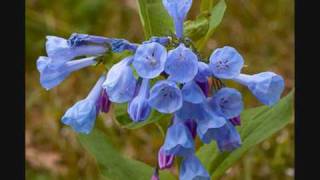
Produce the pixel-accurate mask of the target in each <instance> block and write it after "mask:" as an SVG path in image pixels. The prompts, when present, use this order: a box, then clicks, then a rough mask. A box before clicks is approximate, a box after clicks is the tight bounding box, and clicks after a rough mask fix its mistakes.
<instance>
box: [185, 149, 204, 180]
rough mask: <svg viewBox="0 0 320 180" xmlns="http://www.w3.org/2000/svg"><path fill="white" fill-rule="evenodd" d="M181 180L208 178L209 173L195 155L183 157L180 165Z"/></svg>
mask: <svg viewBox="0 0 320 180" xmlns="http://www.w3.org/2000/svg"><path fill="white" fill-rule="evenodd" d="M179 179H181V180H210V176H209V173H208V172H207V171H206V169H205V168H204V167H203V165H202V164H201V162H200V161H199V159H198V158H197V157H196V156H195V155H190V156H188V157H186V158H184V159H183V161H182V163H181V167H180V175H179Z"/></svg>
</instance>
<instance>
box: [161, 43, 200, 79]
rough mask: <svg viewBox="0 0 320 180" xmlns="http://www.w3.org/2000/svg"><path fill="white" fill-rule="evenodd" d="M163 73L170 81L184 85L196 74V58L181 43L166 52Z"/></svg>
mask: <svg viewBox="0 0 320 180" xmlns="http://www.w3.org/2000/svg"><path fill="white" fill-rule="evenodd" d="M165 72H166V73H167V74H168V75H169V78H168V79H170V80H172V81H175V82H178V83H185V82H189V81H191V80H193V78H194V77H195V76H196V74H197V73H198V57H197V55H196V54H195V53H193V52H192V50H191V49H189V48H187V47H185V45H184V44H183V43H181V44H180V45H179V46H178V47H177V48H175V49H173V50H170V51H169V52H168V58H167V62H166V65H165Z"/></svg>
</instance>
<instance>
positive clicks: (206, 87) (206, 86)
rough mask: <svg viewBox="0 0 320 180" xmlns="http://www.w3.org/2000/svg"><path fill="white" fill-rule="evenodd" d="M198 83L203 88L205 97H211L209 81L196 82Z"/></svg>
mask: <svg viewBox="0 0 320 180" xmlns="http://www.w3.org/2000/svg"><path fill="white" fill-rule="evenodd" d="M196 83H197V84H198V86H199V87H200V88H201V90H202V91H203V93H204V95H205V96H206V97H208V96H209V82H208V80H206V81H203V82H200V81H196Z"/></svg>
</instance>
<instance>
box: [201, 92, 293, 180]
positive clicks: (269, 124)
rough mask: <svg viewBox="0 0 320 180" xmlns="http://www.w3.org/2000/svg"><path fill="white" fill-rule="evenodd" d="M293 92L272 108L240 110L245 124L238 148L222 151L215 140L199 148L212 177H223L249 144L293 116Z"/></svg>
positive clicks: (260, 140)
mask: <svg viewBox="0 0 320 180" xmlns="http://www.w3.org/2000/svg"><path fill="white" fill-rule="evenodd" d="M293 95H294V90H292V91H291V92H290V93H289V94H288V95H287V96H286V97H284V98H282V99H281V100H280V102H279V103H277V104H276V105H274V106H273V107H271V108H270V107H267V106H261V107H258V108H252V109H249V110H246V111H244V112H243V113H242V114H241V121H242V125H241V127H240V128H239V129H238V130H239V132H240V136H241V139H242V145H241V147H240V148H238V149H236V150H235V151H233V152H230V153H228V152H225V153H220V152H219V151H218V150H217V147H216V144H215V143H214V142H212V143H211V144H209V145H203V146H202V147H201V148H200V149H199V150H198V151H197V155H198V157H199V158H200V160H201V162H202V163H203V164H204V166H205V167H206V168H207V169H209V172H210V174H212V179H218V178H219V177H221V176H222V175H223V174H224V172H225V171H226V170H227V169H228V168H230V167H231V166H232V165H233V164H234V163H235V162H236V161H237V160H239V159H240V157H242V156H243V155H244V153H246V152H247V151H248V150H249V149H250V148H252V147H253V146H255V145H257V144H259V143H261V142H262V141H263V140H265V139H267V138H269V137H270V136H271V135H273V134H274V133H276V132H277V131H279V130H280V129H282V128H283V127H285V126H286V125H287V124H288V123H289V122H290V120H292V116H293Z"/></svg>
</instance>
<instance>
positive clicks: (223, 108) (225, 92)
mask: <svg viewBox="0 0 320 180" xmlns="http://www.w3.org/2000/svg"><path fill="white" fill-rule="evenodd" d="M209 104H210V107H211V108H213V109H215V110H216V112H217V113H218V114H219V115H221V116H223V117H225V118H226V119H231V118H233V117H236V116H238V115H240V113H241V111H242V110H243V102H242V96H241V94H240V92H239V91H237V90H236V89H233V88H221V89H219V90H218V91H217V92H216V93H215V94H214V95H213V96H212V98H209Z"/></svg>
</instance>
